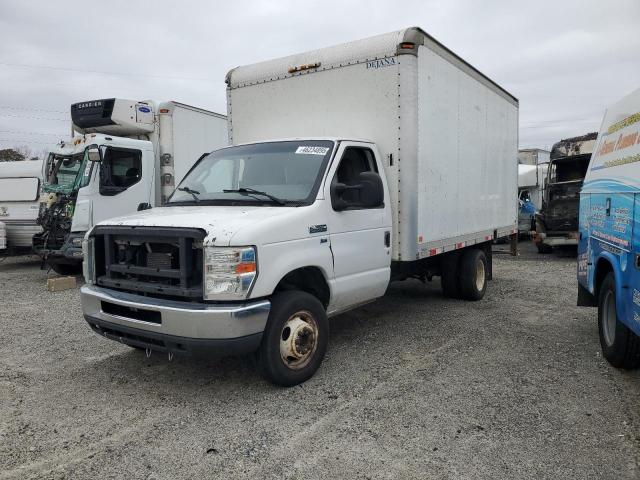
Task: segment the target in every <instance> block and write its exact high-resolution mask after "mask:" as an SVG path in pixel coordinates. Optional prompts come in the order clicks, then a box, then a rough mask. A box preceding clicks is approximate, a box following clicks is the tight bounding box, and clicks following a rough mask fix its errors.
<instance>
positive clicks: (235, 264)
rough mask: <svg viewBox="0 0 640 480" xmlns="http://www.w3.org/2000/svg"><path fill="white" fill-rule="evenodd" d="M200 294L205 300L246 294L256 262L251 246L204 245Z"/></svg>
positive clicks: (233, 297)
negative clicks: (201, 289)
mask: <svg viewBox="0 0 640 480" xmlns="http://www.w3.org/2000/svg"><path fill="white" fill-rule="evenodd" d="M203 256H204V268H203V276H204V278H203V285H204V287H203V295H204V299H205V300H239V299H243V298H246V297H247V295H248V293H249V290H250V289H251V287H252V286H253V282H254V281H255V278H256V274H257V271H258V266H257V264H256V250H255V248H253V247H204V255H203Z"/></svg>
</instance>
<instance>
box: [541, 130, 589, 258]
mask: <svg viewBox="0 0 640 480" xmlns="http://www.w3.org/2000/svg"><path fill="white" fill-rule="evenodd" d="M597 136H598V134H597V133H595V132H594V133H588V134H586V135H583V136H580V137H573V138H567V139H565V140H561V141H559V142H558V143H556V144H555V145H554V146H553V148H552V149H551V156H550V163H549V170H548V171H547V181H546V185H545V188H544V194H543V199H542V209H541V210H540V212H539V213H537V214H536V232H535V234H534V236H533V241H534V243H535V244H536V247H537V248H538V252H539V253H550V252H551V251H552V250H553V247H557V246H576V245H578V208H579V204H580V189H581V188H582V182H583V180H584V176H585V174H586V173H587V167H588V165H589V160H590V159H591V153H592V152H593V147H594V145H595V143H596V138H597Z"/></svg>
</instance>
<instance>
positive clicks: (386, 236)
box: [384, 232, 391, 248]
mask: <svg viewBox="0 0 640 480" xmlns="http://www.w3.org/2000/svg"><path fill="white" fill-rule="evenodd" d="M384 246H385V247H387V248H388V247H390V246H391V232H384Z"/></svg>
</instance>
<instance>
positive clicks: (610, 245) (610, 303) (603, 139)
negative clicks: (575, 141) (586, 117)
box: [578, 89, 640, 368]
mask: <svg viewBox="0 0 640 480" xmlns="http://www.w3.org/2000/svg"><path fill="white" fill-rule="evenodd" d="M578 305H582V306H597V307H598V330H599V333H600V344H601V346H602V352H603V355H604V357H605V358H606V359H607V360H608V361H609V363H611V365H613V366H614V367H618V368H636V367H638V366H640V89H638V90H636V91H635V92H633V93H631V94H630V95H628V96H627V97H625V98H623V99H622V100H621V101H619V102H618V103H616V104H615V105H613V106H612V107H610V108H609V109H608V110H607V111H606V112H605V116H604V120H603V121H602V126H601V127H600V133H599V134H598V140H597V143H596V146H595V150H594V153H593V155H592V156H591V162H590V163H589V168H588V170H587V175H586V177H585V179H584V184H583V187H582V191H581V192H580V214H579V240H578Z"/></svg>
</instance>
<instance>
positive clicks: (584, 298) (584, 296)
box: [576, 284, 598, 307]
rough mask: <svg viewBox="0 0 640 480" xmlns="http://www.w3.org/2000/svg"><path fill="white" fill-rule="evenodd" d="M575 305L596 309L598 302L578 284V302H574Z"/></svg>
mask: <svg viewBox="0 0 640 480" xmlns="http://www.w3.org/2000/svg"><path fill="white" fill-rule="evenodd" d="M576 305H577V306H578V307H597V306H598V302H597V300H596V297H595V296H594V295H591V292H589V290H587V289H586V288H584V287H583V286H582V285H580V284H578V301H577V302H576Z"/></svg>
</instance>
